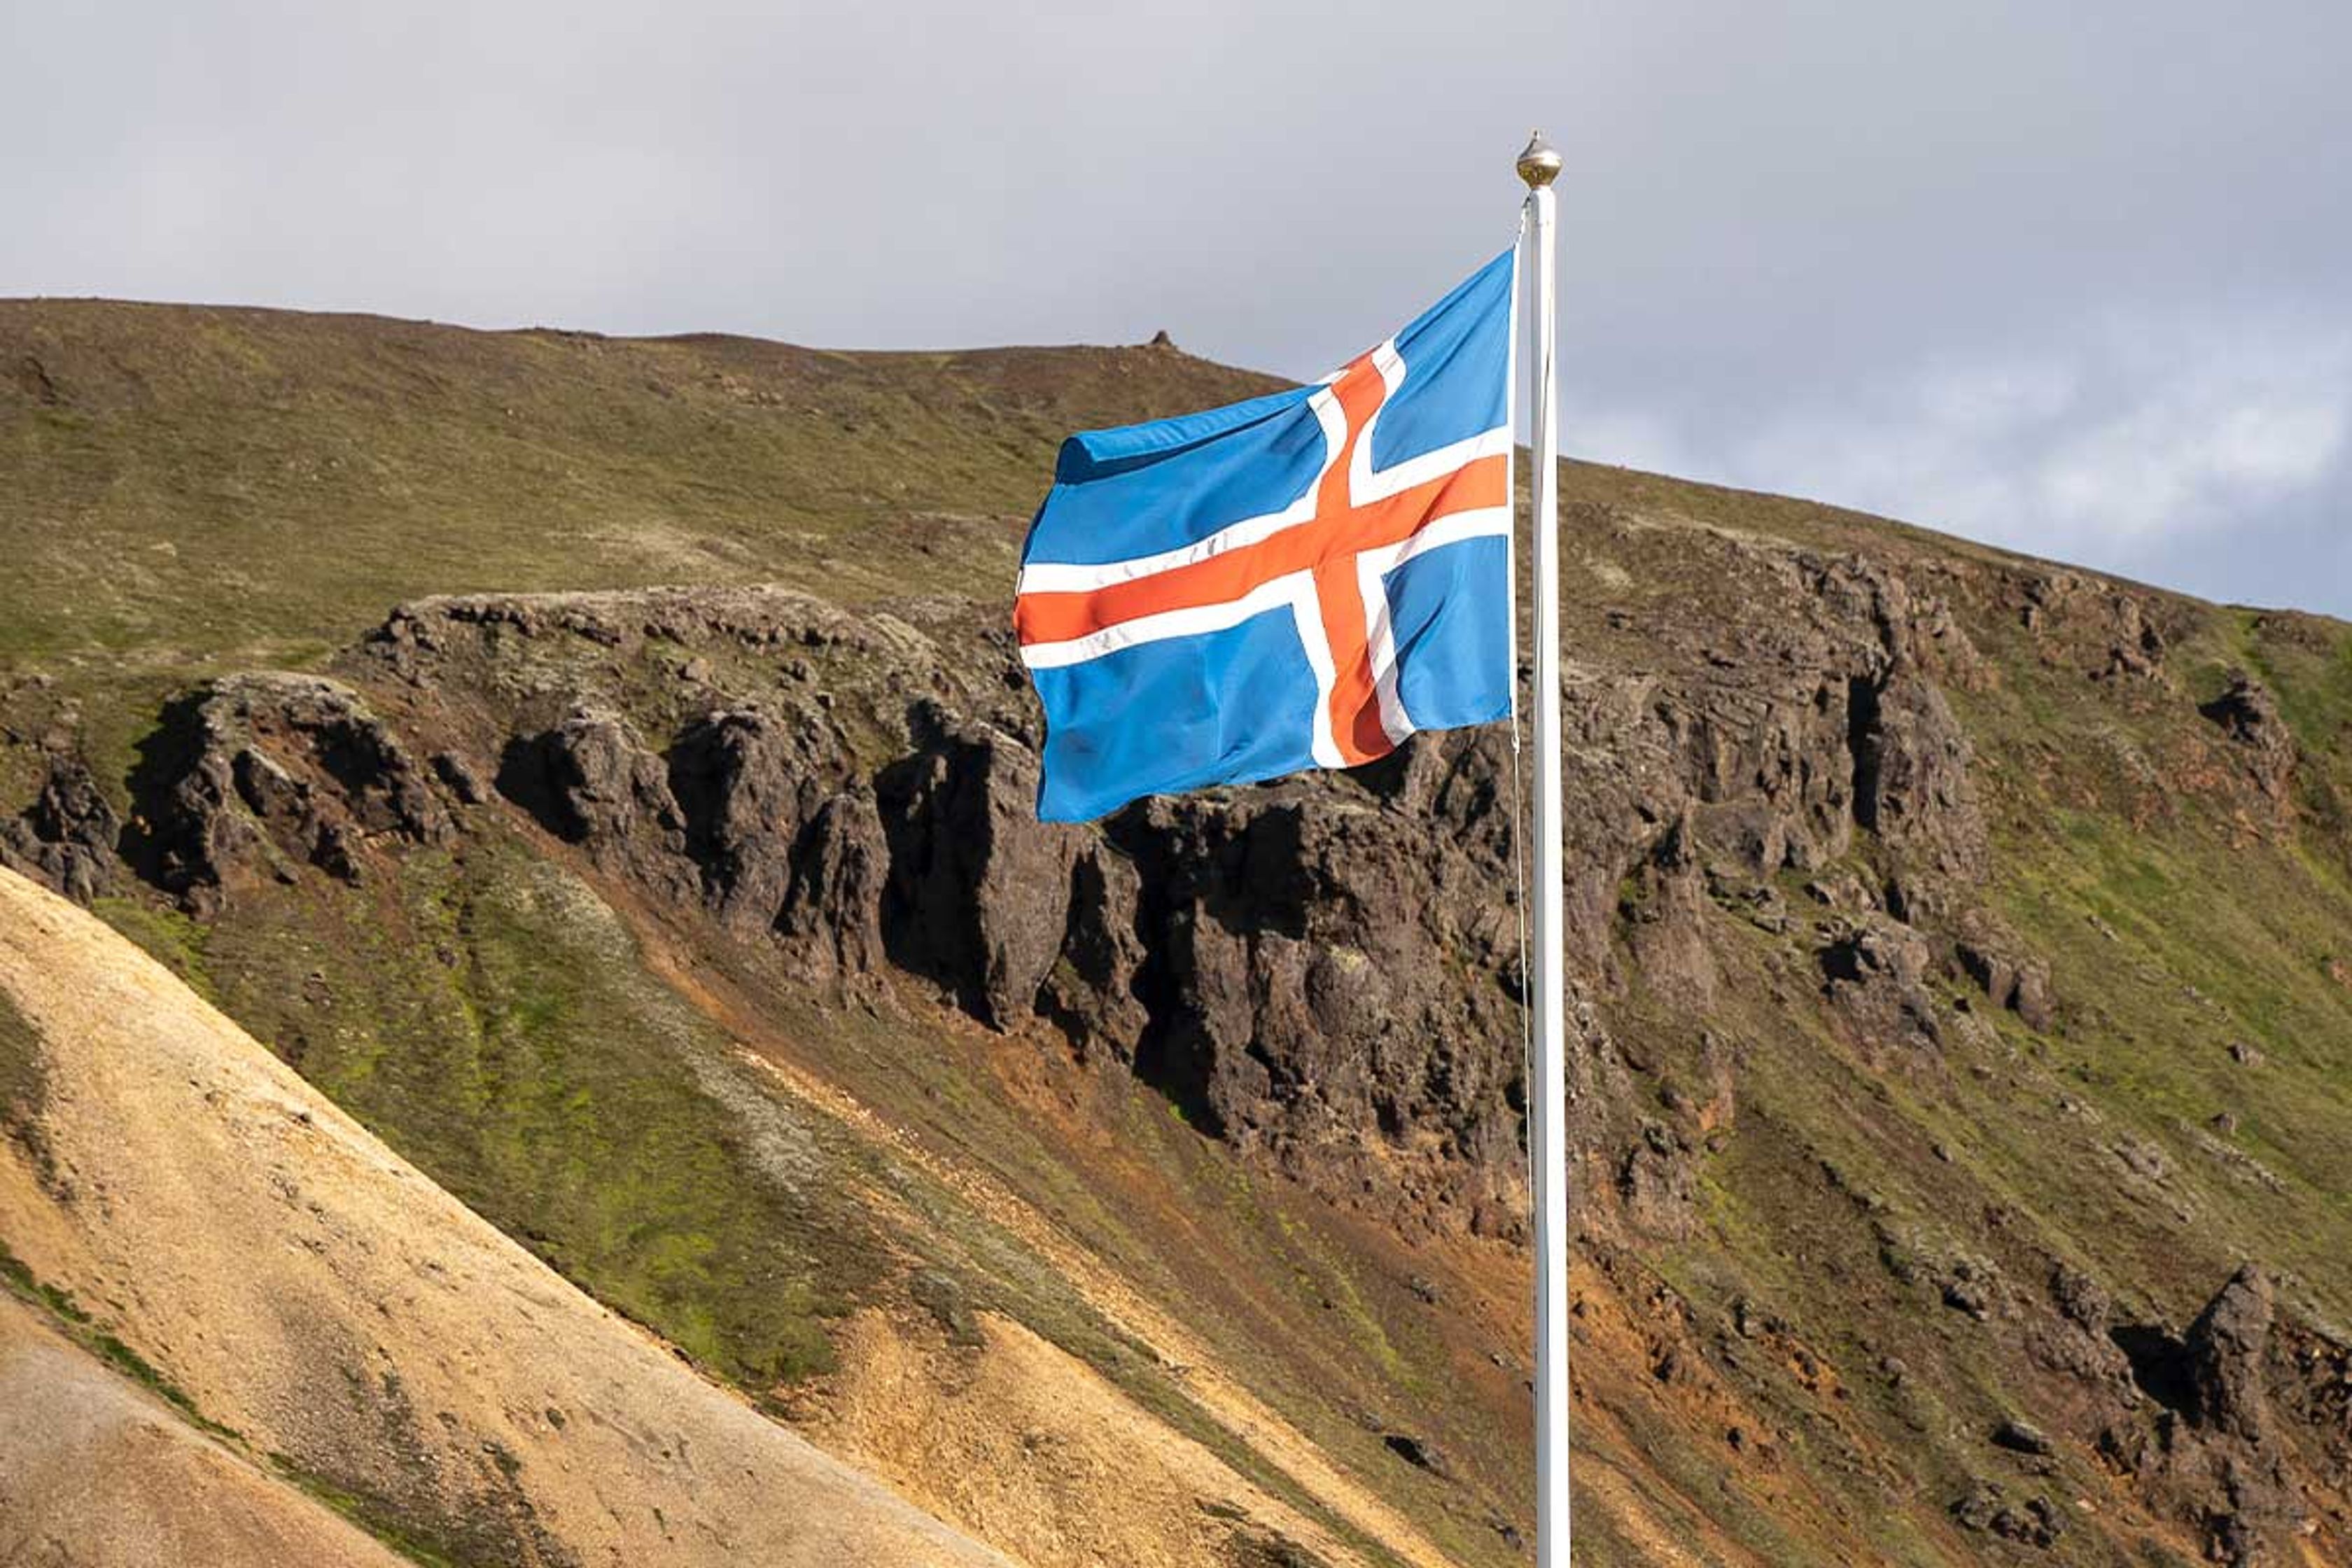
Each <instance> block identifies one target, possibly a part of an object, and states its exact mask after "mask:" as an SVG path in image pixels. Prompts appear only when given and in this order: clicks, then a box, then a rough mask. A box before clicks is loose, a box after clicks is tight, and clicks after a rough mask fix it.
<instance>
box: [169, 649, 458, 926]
mask: <svg viewBox="0 0 2352 1568" xmlns="http://www.w3.org/2000/svg"><path fill="white" fill-rule="evenodd" d="M131 794H132V798H133V801H134V803H136V805H137V806H138V826H137V828H136V831H135V833H134V835H133V836H132V837H131V840H130V842H129V843H128V845H127V848H128V850H129V852H130V855H131V859H132V863H133V864H134V865H136V866H138V867H139V868H140V869H141V872H142V875H144V876H146V877H147V878H148V879H149V880H151V881H152V882H154V883H155V884H156V885H157V886H159V887H161V888H163V889H165V890H166V891H168V892H171V893H173V894H175V895H176V896H178V897H179V898H181V899H182V900H184V901H185V902H186V903H188V904H189V905H190V907H192V908H195V909H199V910H203V909H208V908H211V907H214V906H215V905H216V904H217V903H218V901H219V900H220V899H221V898H222V897H224V896H225V893H226V890H227V889H230V888H232V887H233V886H234V885H235V884H236V882H237V881H238V880H239V879H249V878H263V877H275V878H278V879H290V878H292V877H293V876H295V875H296V874H297V873H298V872H299V868H301V867H303V866H313V867H316V868H320V869H321V870H323V871H325V872H327V873H328V874H329V875H330V876H333V877H336V878H338V879H342V880H345V881H355V880H357V879H359V877H360V861H361V856H362V850H363V847H365V846H366V845H367V844H368V843H369V842H370V841H372V840H374V839H378V838H391V839H394V840H400V841H404V842H406V843H409V844H437V843H441V842H444V841H446V839H447V838H448V837H450V835H451V833H452V832H453V831H454V825H453V823H452V822H451V820H450V817H449V813H448V809H447V808H446V806H445V805H443V804H442V801H441V799H440V797H439V796H438V795H436V793H435V791H434V787H433V785H432V784H431V782H430V775H429V773H427V771H426V770H425V769H424V768H423V767H421V766H419V765H418V764H417V763H416V761H415V758H414V757H412V756H411V755H410V753H409V752H408V750H407V749H406V747H405V746H404V745H403V744H402V742H400V740H399V739H398V738H397V737H396V736H395V735H394V733H393V732H392V731H391V730H390V729H389V728H387V727H386V726H385V725H384V723H383V721H381V720H379V719H378V718H377V717H376V716H375V715H374V714H373V712H372V711H370V710H369V709H368V707H367V705H366V703H365V702H364V701H362V699H361V698H360V696H359V694H358V693H357V692H355V691H353V690H352V689H351V688H349V687H347V686H344V685H341V683H339V682H337V681H332V680H328V679H322V678H320V677H318V676H308V675H280V674H262V675H242V676H235V677H231V678H230V679H226V680H222V681H218V682H216V683H215V684H214V685H213V686H212V687H210V688H209V689H206V690H205V691H204V692H201V693H199V694H198V695H197V696H195V697H194V698H190V699H188V700H184V701H182V702H179V703H175V704H173V706H172V707H171V708H170V709H168V710H166V712H165V715H164V722H163V726H162V728H161V729H160V730H159V731H158V732H157V734H156V735H155V736H154V737H153V738H152V740H151V741H150V742H148V743H147V745H146V747H145V748H143V750H142V761H141V763H140V766H139V768H138V769H137V770H135V771H134V773H132V777H131Z"/></svg>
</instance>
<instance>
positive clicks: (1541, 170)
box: [1519, 131, 1559, 191]
mask: <svg viewBox="0 0 2352 1568" xmlns="http://www.w3.org/2000/svg"><path fill="white" fill-rule="evenodd" d="M1519 178H1521V179H1522V180H1525V181H1526V182H1527V183H1528V189H1529V190H1531V191H1532V190H1537V189H1539V188H1541V187H1542V186H1545V185H1549V184H1551V183H1552V182H1553V181H1554V180H1557V179H1559V149H1558V148H1557V147H1554V146H1553V145H1552V144H1551V143H1550V142H1547V141H1545V140H1544V133H1543V132H1540V131H1538V132H1536V133H1535V134H1534V135H1532V136H1530V137H1528V147H1527V151H1526V152H1524V153H1520V154H1519Z"/></svg>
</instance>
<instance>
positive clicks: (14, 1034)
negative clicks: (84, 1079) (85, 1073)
mask: <svg viewBox="0 0 2352 1568" xmlns="http://www.w3.org/2000/svg"><path fill="white" fill-rule="evenodd" d="M47 1099H48V1069H47V1067H46V1066H45V1065H44V1064H43V1062H42V1059H41V1040H40V1037H39V1036H38V1035H37V1034H36V1033H35V1032H34V1030H33V1025H32V1021H31V1020H30V1019H28V1018H26V1016H25V1015H24V1014H22V1013H20V1012H18V1011H17V1010H16V1002H15V1001H14V1000H13V999H11V998H10V997H9V995H8V994H7V993H5V992H0V1130H5V1131H8V1132H10V1133H16V1134H21V1133H23V1132H25V1131H29V1130H30V1129H31V1128H32V1127H33V1125H34V1123H35V1122H36V1121H37V1119H38V1118H39V1116H40V1114H41V1107H42V1106H43V1104H44V1103H46V1102H47Z"/></svg>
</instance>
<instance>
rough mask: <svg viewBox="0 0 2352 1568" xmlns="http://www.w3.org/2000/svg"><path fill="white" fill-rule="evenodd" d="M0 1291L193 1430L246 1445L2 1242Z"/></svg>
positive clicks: (0, 1247)
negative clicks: (39, 1313) (40, 1314)
mask: <svg viewBox="0 0 2352 1568" xmlns="http://www.w3.org/2000/svg"><path fill="white" fill-rule="evenodd" d="M0 1286H5V1288H6V1289H8V1290H9V1292H10V1293H11V1294H13V1295H15V1296H16V1297H17V1298H18V1299H19V1300H24V1301H26V1302H28V1303H30V1304H31V1305H33V1306H36V1307H38V1308H41V1309H43V1310H45V1311H46V1312H47V1314H48V1316H49V1318H50V1320H51V1321H52V1322H53V1323H54V1324H55V1325H56V1327H57V1328H58V1331H59V1332H61V1333H63V1334H64V1335H65V1336H66V1337H67V1338H68V1339H69V1340H71V1341H72V1342H74V1343H76V1344H78V1345H79V1346H81V1347H82V1348H83V1349H84V1350H86V1351H89V1352H90V1353H91V1354H93V1355H95V1356H97V1357H98V1359H99V1360H100V1361H102V1362H104V1363H106V1364H107V1365H109V1366H110V1367H112V1368H113V1369H114V1370H115V1371H116V1372H119V1373H121V1374H122V1375H123V1376H125V1377H127V1378H129V1379H130V1380H131V1382H133V1383H135V1384H139V1385H140V1386H141V1387H142V1388H144V1389H146V1390H147V1391H148V1392H149V1393H151V1394H155V1395H157V1396H158V1397H159V1398H161V1399H163V1402H164V1403H165V1404H167V1405H171V1406H172V1407H173V1409H175V1410H177V1411H178V1412H179V1413H180V1414H181V1415H183V1416H184V1417H185V1418H186V1419H187V1421H188V1423H189V1424H190V1425H191V1426H195V1427H197V1428H198V1429H199V1430H201V1431H205V1432H209V1433H211V1434H212V1435H213V1436H215V1437H222V1438H226V1439H227V1440H228V1441H230V1442H232V1443H241V1442H242V1441H243V1440H244V1439H243V1437H242V1436H241V1435H240V1434H238V1433H237V1432H236V1429H235V1428H233V1427H229V1426H222V1425H221V1424H220V1423H219V1422H217V1421H215V1420H213V1419H212V1418H211V1417H209V1416H207V1415H205V1413H204V1412H203V1411H201V1410H199V1409H197V1408H196V1402H195V1401H194V1400H193V1399H191V1398H190V1397H188V1394H187V1392H186V1391H185V1390H184V1389H182V1388H181V1387H180V1386H179V1385H178V1384H175V1383H173V1381H172V1380H171V1379H170V1378H168V1377H165V1376H164V1375H163V1373H161V1372H160V1371H158V1370H157V1369H156V1368H155V1366H154V1364H153V1363H152V1362H150V1361H148V1360H147V1358H146V1357H144V1356H142V1355H141V1354H140V1353H139V1352H137V1351H135V1350H132V1349H131V1347H130V1346H129V1345H128V1344H125V1343H124V1342H122V1341H121V1339H120V1338H119V1337H117V1336H116V1335H115V1334H114V1333H112V1332H111V1331H109V1330H106V1329H103V1328H100V1326H99V1325H98V1323H97V1322H96V1321H95V1320H93V1319H92V1318H91V1316H90V1315H89V1312H88V1311H86V1310H84V1309H83V1308H82V1306H81V1304H80V1303H79V1301H76V1300H74V1299H73V1295H72V1293H71V1292H70V1291H68V1290H66V1289H61V1288H60V1287H58V1286H56V1285H52V1284H50V1283H48V1282H47V1280H45V1279H40V1278H39V1277H38V1276H37V1275H35V1274H34V1272H33V1271H32V1269H31V1268H28V1267H26V1264H25V1262H24V1261H23V1260H22V1259H21V1258H17V1256H16V1254H15V1253H13V1252H11V1251H9V1250H8V1245H7V1243H6V1242H5V1241H0Z"/></svg>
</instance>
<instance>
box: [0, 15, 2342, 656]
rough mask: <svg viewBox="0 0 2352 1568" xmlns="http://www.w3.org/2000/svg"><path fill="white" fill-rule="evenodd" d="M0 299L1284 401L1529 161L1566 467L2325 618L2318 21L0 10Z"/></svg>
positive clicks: (1504, 232)
mask: <svg viewBox="0 0 2352 1568" xmlns="http://www.w3.org/2000/svg"><path fill="white" fill-rule="evenodd" d="M0 59H5V60H7V61H8V62H10V65H11V69H10V71H9V73H8V74H9V81H8V90H7V92H6V93H5V94H4V95H0V190H5V194H6V196H7V201H8V211H9V218H8V226H7V229H6V231H5V239H0V294H104V295H116V296H130V297H134V298H147V299H173V300H215V301H219V300H234V301H240V302H251V303H260V304H273V305H287V306H298V307H304V308H312V309H338V310H380V311H384V312H387V313H392V314H399V315H415V316H429V317H434V318H437V319H441V320H445V321H462V322H467V323H470V324H477V325H484V326H504V325H517V324H529V323H534V322H545V323H550V324H562V325H568V326H583V327H591V328H597V329H601V330H604V331H618V332H638V331H688V330H698V329H720V330H730V331H744V332H754V333H759V334H761V335H765V336H772V337H781V338H787V339H792V340H796V341H800V342H817V343H827V344H835V345H842V346H915V345H942V344H971V343H994V342H1068V341H1093V342H1131V341H1137V340H1139V339H1142V338H1144V337H1147V336H1149V335H1150V333H1151V332H1152V331H1154V330H1156V329H1159V328H1161V327H1165V328H1167V329H1168V330H1169V331H1171V332H1172V333H1173V334H1174V335H1175V337H1176V339H1177V341H1178V342H1181V343H1182V344H1183V345H1184V346H1185V347H1187V348H1190V349H1192V350H1194V351H1195V352H1198V353H1206V354H1210V355H1213V356H1214V357H1217V358H1221V359H1225V360H1231V361H1234V362H1238V363H1247V364H1254V365H1258V366H1262V367H1265V368H1269V369H1274V370H1279V371H1285V372H1288V373H1291V374H1300V375H1305V374H1315V373H1317V372H1319V371H1321V370H1323V369H1326V368H1328V367H1329V366H1330V365H1331V364H1333V363H1337V362H1338V361H1339V360H1340V359H1342V358H1344V357H1346V356H1347V355H1348V354H1349V353H1354V352H1356V351H1357V350H1359V349H1360V348H1362V347H1363V346H1364V345H1365V344H1366V342H1369V341H1370V340H1372V339H1374V338H1377V337H1378V336H1380V335H1381V333H1382V332H1384V331H1387V330H1388V329H1389V328H1391V327H1392V326H1394V325H1396V324H1398V323H1399V322H1401V321H1402V320H1403V319H1404V318H1406V317H1408V316H1410V315H1412V313H1414V312H1415V311H1416V310H1419V309H1420V307H1421V306H1422V305H1423V304H1424V303H1425V302H1426V301H1427V300H1429V299H1431V298H1433V296H1434V295H1435V294H1436V293H1437V292H1438V291H1439V290H1441V289H1444V287H1445V286H1447V285H1448V284H1450V283H1451V282H1452V281H1453V280H1454V279H1455V278H1457V277H1458V276H1460V275H1461V274H1462V273H1464V272H1466V271H1467V270H1469V268H1471V267H1473V266H1474V265H1475V264H1476V263H1477V262H1478V261H1479V260H1481V259H1483V258H1485V257H1486V256H1487V255H1490V254H1492V253H1493V252H1494V251H1496V250H1497V249H1500V248H1501V247H1503V246H1504V245H1506V244H1507V243H1508V242H1509V240H1510V237H1511V236H1512V233H1513V231H1514V228H1515V225H1516V204H1517V197H1518V186H1517V182H1516V180H1515V179H1514V178H1513V176H1512V174H1511V172H1510V160H1511V156H1512V154H1513V153H1515V152H1516V151H1517V147H1518V144H1519V142H1520V141H1521V140H1522V139H1523V138H1524V137H1525V135H1526V132H1527V130H1528V126H1529V125H1531V124H1538V123H1540V124H1543V125H1545V126H1546V127H1548V128H1549V130H1550V131H1551V132H1552V133H1553V134H1554V136H1555V138H1556V139H1557V140H1558V141H1559V142H1560V143H1561V144H1562V146H1563V149H1564V151H1565V152H1566V153H1567V154H1568V156H1569V160H1570V167H1569V171H1568V174H1566V176H1565V177H1564V179H1563V181H1562V192H1563V197H1564V223H1565V234H1564V239H1565V244H1566V253H1565V258H1564V262H1565V273H1564V289H1565V294H1564V300H1563V309H1564V311H1565V315H1566V342H1564V345H1563V351H1564V356H1565V357H1564V371H1565V374H1566V378H1567V381H1566V386H1567V392H1568V402H1569V406H1570V412H1571V414H1572V415H1573V416H1574V417H1573V421H1572V424H1571V426H1570V429H1569V431H1568V433H1567V444H1568V446H1569V447H1570V449H1571V450H1573V451H1575V452H1577V453H1578V454H1580V455H1581V456H1586V457H1591V458H1598V459H1601V460H1603V461H1611V462H1622V463H1629V464H1635V465H1640V466H1644V467H1656V468H1666V469H1670V470H1672V471H1675V472H1679V473H1684V474H1688V475H1692V476H1695V477H1700V478H1708V479H1723V480H1727V481H1729V482H1733V483H1737V484H1741V485H1748V486H1753V487H1757V488H1761V489H1777V490H1784V491H1790V492H1793V493H1797V494H1802V495H1811V496H1817V497H1820V498H1822V499H1825V500H1836V501H1841V502H1844V503H1846V504H1849V505H1854V506H1860V507H1864V508H1867V509H1871V510H1880V511H1885V512H1890V513H1893V514H1895V515H1898V516H1903V517H1906V518H1909V519H1912V520H1914V521H1920V522H1923V523H1927V524H1929V525H1931V526H1935V527H1940V528H1945V529H1948V530H1951V531H1957V532H1961V533H1967V534H1970V535H1973V536H1975V537H1979V538H1982V539H1987V540H1991V541H1994V542H2001V543H2005V544H2010V545H2014V546H2019V547H2022V548H2025V549H2029V550H2032V551H2035V552H2040V553H2045V554H2052V555H2057V556H2063V557H2066V558H2069V559H2074V560H2079V561H2084V562H2087V563H2095V564H2098V565H2102V566H2105V567H2109V568H2111V569H2115V570H2118V571H2122V572H2126V573H2128V574H2133V575H2136V576H2140V577H2145V578H2148V579H2151V580H2154V581H2158V582H2163V583H2167V584H2175V585H2178V586H2181V587H2186V588H2189V589H2191V590H2194V591H2197V592H2200V593H2203V594H2207V595H2212V596H2216V597H2221V598H2232V599H2241V600H2248V601H2253V602H2262V603H2287V604H2298V605H2306V606H2309V607H2312V608H2319V609H2328V610H2332V611H2335V612H2336V613H2338V614H2346V615H2352V264H2347V257H2352V109H2347V102H2352V93H2347V86H2346V81H2345V77H2346V73H2347V62H2352V5H2344V4H2343V3H2342V0H2239V3H2237V4H2233V5H2212V4H2210V0H2207V3H2201V4H2198V3H2189V0H2142V3H2140V4H2134V5H2125V4H2116V3H2109V0H2074V3H2073V4H2069V5H2049V4H2047V3H2046V0H2045V3H2040V4H2023V3H2007V0H1968V3H1966V4H1961V3H1957V0H1955V3H1950V4H1936V5H1927V4H1901V3H1887V4H1878V5H1864V4H1859V3H1847V4H1842V5H1832V4H1829V3H1827V0H1760V3H1759V0H1717V3H1716V4H1696V3H1692V0H1654V3H1646V4H1644V3H1635V0H1624V3H1622V4H1617V5H1595V4H1577V3H1569V4H1544V5H1524V4H1523V5H1503V4H1497V3H1494V0H1444V3H1442V4H1429V5H1411V6H1408V5H1398V4H1389V5H1316V4H1310V3H1305V0H1292V3H1289V4H1284V5H1262V4H1243V3H1239V0H1189V3H1188V4H1185V5H1172V4H1171V5H1160V4H1153V5H1116V4H1104V5H1085V6H1081V5H1073V6H1068V7H1052V8H1048V7H1036V6H1031V7H1024V6H1021V5H1016V4H1011V3H1003V0H1000V3H998V4H993V5H969V6H966V5H940V4H930V3H924V0H899V3H898V4H893V5H863V6H850V5H810V4H793V3H791V0H786V3H784V4H781V5H742V6H725V5H712V4H706V3H701V0H671V3H669V4H666V5H658V6H656V5H644V6H620V5H599V4H595V3H593V0H578V3H574V4H566V5H554V4H536V3H534V4H514V5H490V4H475V5H404V6H375V7H366V8H361V7H357V6H345V5H318V4H315V3H313V4H309V5H216V4H205V3H202V0H183V3H181V4H175V5H157V4H144V3H141V4H115V5H68V4H53V5H35V4H32V3H31V0H6V5H5V12H0Z"/></svg>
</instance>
